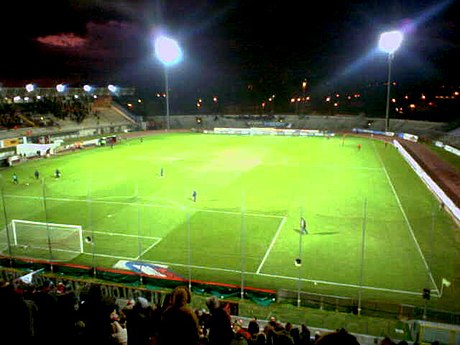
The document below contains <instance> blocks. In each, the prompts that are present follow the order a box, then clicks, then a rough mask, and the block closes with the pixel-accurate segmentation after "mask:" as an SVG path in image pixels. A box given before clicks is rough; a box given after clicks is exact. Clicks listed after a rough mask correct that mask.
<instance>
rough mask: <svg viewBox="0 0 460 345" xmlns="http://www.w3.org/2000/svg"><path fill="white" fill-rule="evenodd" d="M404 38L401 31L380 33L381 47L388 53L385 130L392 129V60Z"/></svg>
mask: <svg viewBox="0 0 460 345" xmlns="http://www.w3.org/2000/svg"><path fill="white" fill-rule="evenodd" d="M402 40H403V34H402V33H401V32H400V31H388V32H384V33H383V34H381V35H380V40H379V49H380V50H381V51H383V52H384V53H387V54H388V80H387V98H386V109H385V132H388V131H389V129H390V87H391V62H392V61H393V57H394V53H395V51H396V50H398V48H399V46H400V45H401V43H402Z"/></svg>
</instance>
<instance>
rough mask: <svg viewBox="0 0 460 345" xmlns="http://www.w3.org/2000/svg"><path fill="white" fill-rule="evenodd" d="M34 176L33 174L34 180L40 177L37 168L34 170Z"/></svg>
mask: <svg viewBox="0 0 460 345" xmlns="http://www.w3.org/2000/svg"><path fill="white" fill-rule="evenodd" d="M34 176H35V179H36V180H38V179H39V178H40V173H39V172H38V170H35V172H34Z"/></svg>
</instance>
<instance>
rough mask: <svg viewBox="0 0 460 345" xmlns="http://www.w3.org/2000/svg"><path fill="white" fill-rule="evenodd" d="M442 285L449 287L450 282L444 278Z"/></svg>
mask: <svg viewBox="0 0 460 345" xmlns="http://www.w3.org/2000/svg"><path fill="white" fill-rule="evenodd" d="M442 285H444V286H447V287H449V286H450V281H448V280H447V279H446V278H442Z"/></svg>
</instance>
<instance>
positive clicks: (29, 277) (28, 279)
mask: <svg viewBox="0 0 460 345" xmlns="http://www.w3.org/2000/svg"><path fill="white" fill-rule="evenodd" d="M44 270H45V269H44V268H40V269H39V270H36V271H33V272H30V273H27V274H26V275H23V276H21V277H19V278H18V279H19V280H20V281H22V282H23V283H26V284H32V278H33V275H34V274H37V273H40V272H42V271H44Z"/></svg>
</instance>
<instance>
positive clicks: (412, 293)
mask: <svg viewBox="0 0 460 345" xmlns="http://www.w3.org/2000/svg"><path fill="white" fill-rule="evenodd" d="M259 275H260V276H264V277H270V278H279V279H289V280H299V278H295V277H285V276H279V275H276V274H266V273H259ZM301 280H302V281H304V282H310V283H318V284H324V285H333V286H343V287H351V288H362V289H366V290H375V291H385V292H396V293H400V294H406V295H416V296H419V295H420V292H413V291H405V290H396V289H387V288H379V287H374V286H365V285H362V286H360V285H356V284H347V283H335V282H328V281H324V280H316V279H304V278H302V279H301Z"/></svg>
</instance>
